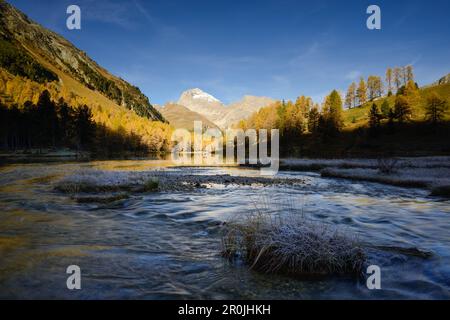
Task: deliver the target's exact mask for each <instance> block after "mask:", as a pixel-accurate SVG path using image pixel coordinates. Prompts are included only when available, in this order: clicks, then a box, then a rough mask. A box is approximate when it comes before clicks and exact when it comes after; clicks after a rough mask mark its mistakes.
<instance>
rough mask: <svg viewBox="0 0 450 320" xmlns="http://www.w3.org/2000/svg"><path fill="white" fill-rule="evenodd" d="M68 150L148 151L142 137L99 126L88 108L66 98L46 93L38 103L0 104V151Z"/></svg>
mask: <svg viewBox="0 0 450 320" xmlns="http://www.w3.org/2000/svg"><path fill="white" fill-rule="evenodd" d="M61 147H67V148H70V149H76V150H79V151H82V150H84V151H92V152H94V153H96V154H100V155H102V154H104V155H114V154H117V153H122V152H125V151H132V152H147V151H148V147H147V146H146V145H145V144H144V143H143V142H142V141H141V138H140V137H139V136H138V135H136V134H133V133H127V132H126V131H125V130H124V129H123V128H119V130H117V131H112V130H110V129H108V128H107V127H106V126H105V125H104V124H96V123H95V122H94V121H93V115H92V112H91V110H90V108H89V107H88V106H87V105H80V106H77V107H73V106H70V105H68V104H67V103H66V102H65V101H64V99H63V98H60V99H59V100H58V101H56V102H55V101H53V100H52V99H51V96H50V93H49V92H48V91H47V90H44V91H43V92H42V93H41V94H40V96H39V99H38V102H37V103H36V104H33V103H32V102H30V101H27V102H25V103H24V104H23V105H22V106H19V105H17V104H13V105H12V106H10V107H7V106H6V105H3V104H0V149H3V150H13V151H15V150H30V149H41V148H61Z"/></svg>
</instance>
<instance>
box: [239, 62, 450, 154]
mask: <svg viewBox="0 0 450 320" xmlns="http://www.w3.org/2000/svg"><path fill="white" fill-rule="evenodd" d="M449 100H450V84H447V83H443V84H437V85H433V86H427V87H424V88H422V89H420V88H419V86H418V84H417V83H415V82H414V73H413V68H412V67H411V66H407V67H404V68H394V69H388V70H387V72H386V82H384V81H382V80H381V77H379V76H369V78H368V80H367V82H366V80H365V79H363V78H361V79H360V81H359V84H358V85H356V84H355V83H352V84H351V85H350V87H349V89H348V91H347V94H346V96H345V98H343V97H342V96H341V94H340V93H339V92H338V91H336V90H333V91H332V92H331V93H330V94H329V95H328V96H327V97H326V99H325V101H324V102H323V103H322V104H321V105H319V104H317V103H314V102H313V101H312V99H311V98H308V97H305V96H301V97H299V98H298V99H297V100H296V101H295V102H292V101H280V102H277V103H275V104H273V105H271V106H269V107H266V108H263V109H261V110H260V111H259V112H257V113H255V114H254V115H252V116H251V117H250V118H248V119H247V120H245V121H241V122H240V123H239V125H238V127H240V128H243V129H247V128H255V129H263V128H265V129H275V128H276V129H280V138H281V152H282V153H283V154H284V155H285V156H287V155H289V156H309V155H311V156H324V157H327V156H346V155H359V156H376V155H392V154H398V155H406V154H408V155H421V154H449V153H450V113H449V112H448V109H449ZM344 105H345V106H346V109H345V108H344Z"/></svg>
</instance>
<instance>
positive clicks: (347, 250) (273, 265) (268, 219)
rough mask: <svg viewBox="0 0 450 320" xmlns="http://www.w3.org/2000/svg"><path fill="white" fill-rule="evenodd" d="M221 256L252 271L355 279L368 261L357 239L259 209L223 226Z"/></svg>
mask: <svg viewBox="0 0 450 320" xmlns="http://www.w3.org/2000/svg"><path fill="white" fill-rule="evenodd" d="M222 255H223V256H224V257H226V258H228V259H230V260H234V259H236V258H241V259H242V260H243V261H244V262H245V263H246V264H247V265H248V266H250V268H251V269H253V270H256V271H260V272H263V273H266V274H286V275H291V276H299V277H305V276H306V277H310V276H326V275H355V276H359V275H361V273H362V268H363V265H364V263H365V259H366V258H365V254H364V250H363V249H362V247H361V245H360V244H359V243H358V242H357V241H356V240H354V239H351V238H349V237H347V236H345V235H343V234H342V233H340V232H338V231H337V230H335V229H333V228H332V227H331V226H329V225H326V224H323V223H318V222H313V221H310V220H308V219H306V218H305V217H304V216H303V215H302V214H293V213H291V214H288V215H287V216H286V217H282V216H281V215H273V214H270V213H268V212H267V213H266V212H261V211H258V212H256V213H251V214H248V215H246V216H245V217H244V218H243V219H242V220H241V222H230V223H227V224H225V226H224V233H223V236H222Z"/></svg>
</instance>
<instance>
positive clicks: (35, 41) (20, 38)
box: [0, 0, 164, 121]
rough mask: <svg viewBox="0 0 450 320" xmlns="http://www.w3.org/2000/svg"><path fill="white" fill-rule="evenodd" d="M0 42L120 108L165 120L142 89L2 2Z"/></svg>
mask: <svg viewBox="0 0 450 320" xmlns="http://www.w3.org/2000/svg"><path fill="white" fill-rule="evenodd" d="M0 38H1V40H2V41H4V42H5V43H8V45H11V46H14V47H15V49H16V50H17V51H18V52H20V54H21V55H26V56H30V57H31V58H32V59H34V60H35V62H37V63H39V64H41V65H45V64H46V63H48V64H50V65H52V66H53V67H56V68H57V69H58V71H59V72H62V73H64V74H65V75H70V76H71V77H72V78H74V79H75V80H76V81H78V82H79V83H81V84H82V85H83V86H86V87H87V88H89V89H91V90H93V91H97V92H99V93H101V94H102V95H103V96H105V97H106V98H108V99H109V100H111V101H113V102H114V103H116V104H117V105H119V106H123V107H125V108H127V109H130V110H133V111H134V112H135V113H136V114H137V115H139V116H142V117H146V118H149V119H151V120H157V121H163V120H164V119H163V117H162V116H161V114H160V113H159V112H158V111H157V110H156V109H155V108H153V106H152V105H151V104H150V102H149V100H148V98H147V97H146V96H145V95H144V94H142V93H141V91H140V90H139V88H137V87H135V86H133V85H131V84H129V83H128V82H126V81H125V80H123V79H121V78H118V77H116V76H114V75H112V74H110V73H109V72H108V71H106V70H105V69H103V68H102V67H100V66H99V65H98V64H97V63H96V62H95V61H93V60H92V59H90V58H89V57H88V56H87V55H86V53H85V52H83V51H81V50H79V49H78V48H76V47H75V46H74V45H73V44H71V43H70V42H69V41H67V40H66V39H64V38H63V37H61V36H59V35H58V34H56V33H54V32H52V31H50V30H48V29H46V28H44V27H43V26H41V25H39V24H37V23H35V22H33V21H31V20H30V19H29V18H28V17H27V16H26V15H25V14H23V13H22V12H20V11H19V10H18V9H16V8H14V7H13V6H11V5H10V4H8V3H6V2H5V1H3V0H0ZM59 72H56V73H59ZM69 89H70V88H69Z"/></svg>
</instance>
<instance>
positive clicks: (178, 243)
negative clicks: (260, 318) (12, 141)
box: [0, 160, 450, 299]
mask: <svg viewBox="0 0 450 320" xmlns="http://www.w3.org/2000/svg"><path fill="white" fill-rule="evenodd" d="M86 168H95V169H101V170H115V171H125V170H133V171H145V170H155V169H164V168H165V169H168V170H173V171H177V170H183V168H179V167H175V166H173V165H172V164H171V163H170V162H168V161H163V160H142V161H95V162H87V163H79V164H77V163H62V164H57V163H53V164H27V165H9V166H5V167H2V168H0V186H1V189H0V209H1V212H0V257H1V259H0V298H50V299H52V298H83V299H98V298H106V299H108V298H137V299H167V298H171V299H172V298H174V299H179V298H183V299H186V298H187V299H209V298H212V299H218V298H232V299H240V298H248V299H309V298H319V299H347V298H357V299H358V298H359V299H379V298H396V299H398V298H400V299H405V298H406V299H410V298H426V299H429V298H438V299H448V298H450V294H449V290H450V267H449V266H450V263H449V262H450V237H449V231H448V230H449V227H450V206H449V201H439V200H437V199H434V198H429V197H428V196H427V194H426V192H425V191H422V190H419V189H403V188H397V187H389V186H384V185H378V184H373V183H367V184H366V183H361V182H359V183H356V182H350V181H346V180H339V179H322V178H320V177H319V176H318V175H317V174H315V173H296V172H292V173H280V175H282V176H286V177H301V178H304V179H305V184H304V185H300V186H295V187H294V186H290V187H274V186H272V187H265V188H256V187H248V186H247V187H237V186H223V185H217V186H213V187H211V188H208V189H201V190H196V191H191V192H175V193H149V194H143V195H142V194H141V195H133V196H132V197H130V198H128V199H123V200H120V201H116V202H114V203H111V204H95V203H90V204H80V203H76V202H75V201H74V200H72V199H71V198H70V197H68V196H66V195H63V194H60V193H58V192H55V191H53V188H52V184H53V183H54V181H57V180H58V179H59V178H61V177H63V176H65V175H68V174H71V173H73V172H76V171H78V170H82V169H86ZM217 173H220V174H224V173H226V174H231V175H246V176H249V175H250V176H251V175H259V171H257V170H250V169H239V168H233V167H231V168H199V169H197V170H194V174H217ZM264 201H265V202H266V203H267V204H266V206H272V205H273V204H274V203H277V205H279V204H289V205H290V206H292V205H293V206H296V207H301V208H303V209H304V210H305V212H306V213H307V214H308V215H309V216H310V217H311V218H313V219H317V220H321V221H326V222H329V223H332V224H335V225H338V226H340V227H342V228H344V230H346V232H349V233H350V232H351V233H353V234H356V235H358V236H359V238H360V239H363V240H364V241H365V242H367V243H368V244H371V245H380V246H381V245H389V246H405V247H418V248H420V249H422V250H428V251H431V252H433V253H434V255H433V257H432V258H430V259H428V260H424V259H421V258H417V257H413V256H407V255H402V254H399V253H396V252H383V251H379V250H370V251H369V259H370V262H371V263H373V264H377V265H380V266H381V268H382V288H383V290H381V291H378V292H374V291H370V290H368V289H367V288H366V286H365V284H364V282H363V281H358V280H355V279H346V278H328V279H321V280H314V281H300V280H295V279H291V278H286V277H281V276H271V277H269V276H266V275H261V274H258V273H254V272H250V271H248V270H247V268H245V267H244V266H239V265H230V264H229V263H228V262H227V261H224V260H223V259H222V258H221V257H220V256H219V249H220V236H219V232H220V224H221V223H222V222H223V221H225V220H227V219H228V218H229V217H230V216H239V214H242V213H245V212H247V211H249V210H252V209H253V208H254V205H255V202H259V204H260V205H263V202H264ZM72 264H76V265H79V266H80V267H81V269H82V287H83V290H81V291H75V292H74V291H69V290H67V289H66V287H65V283H66V276H67V275H66V274H65V269H66V267H67V266H68V265H72Z"/></svg>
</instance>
